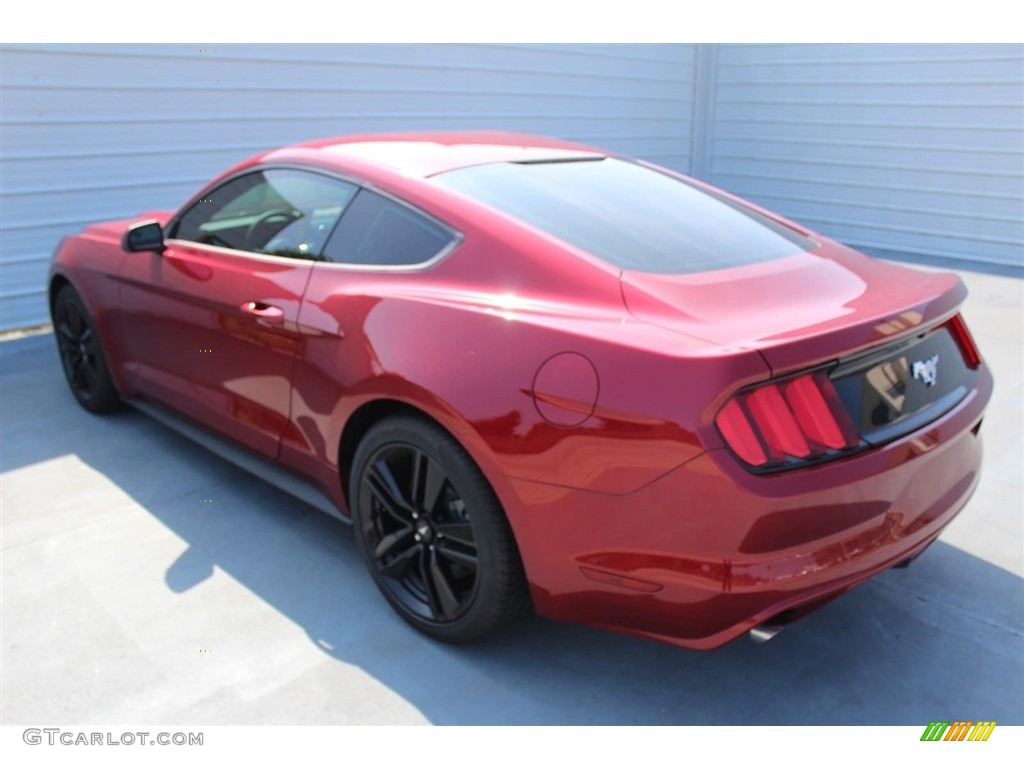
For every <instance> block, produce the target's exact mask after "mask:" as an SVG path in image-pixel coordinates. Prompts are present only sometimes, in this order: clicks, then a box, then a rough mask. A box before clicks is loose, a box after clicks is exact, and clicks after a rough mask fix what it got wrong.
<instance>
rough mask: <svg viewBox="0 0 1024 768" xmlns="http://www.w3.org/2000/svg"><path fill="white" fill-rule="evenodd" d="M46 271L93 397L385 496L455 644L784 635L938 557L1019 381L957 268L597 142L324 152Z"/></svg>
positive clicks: (378, 550) (518, 138) (456, 142)
mask: <svg viewBox="0 0 1024 768" xmlns="http://www.w3.org/2000/svg"><path fill="white" fill-rule="evenodd" d="M49 280H50V282H49V299H50V306H51V312H52V316H53V321H54V326H55V329H56V339H57V343H58V346H59V351H60V358H61V361H62V364H63V368H64V372H65V374H66V375H67V380H68V384H69V385H70V388H71V391H72V393H73V394H74V396H75V398H77V400H78V401H79V403H81V405H83V406H84V407H85V408H87V409H89V410H90V411H93V412H97V413H100V412H105V411H110V410H112V409H114V408H116V407H118V405H119V404H120V403H122V402H129V403H131V404H133V405H136V406H137V407H139V408H140V409H142V410H144V411H146V412H148V413H150V414H152V415H154V416H156V417H157V418H160V419H162V420H163V421H164V422H166V423H168V424H171V425H172V426H175V427H176V428H178V429H180V430H181V431H183V432H185V433H187V434H189V435H190V436H192V437H193V438H195V439H196V440H198V441H199V442H201V443H203V444H204V445H206V446H207V447H209V448H211V449H213V450H215V451H217V452H219V453H220V454H221V455H224V456H226V457H228V458H230V459H232V460H234V461H236V462H238V463H239V464H241V465H242V466H245V467H247V468H249V469H251V470H253V471H255V472H257V473H258V474H259V475H260V476H262V477H264V478H265V479H267V480H269V481H270V482H273V483H275V484H277V485H280V486H281V487H283V488H285V489H287V490H290V491H292V492H293V493H294V494H296V495H298V496H300V497H301V498H303V499H304V500H306V501H307V502H309V503H312V504H315V505H317V506H320V507H322V508H324V509H325V510H327V511H329V512H331V513H333V514H335V515H337V516H340V517H341V518H342V519H344V520H350V521H352V522H353V523H354V528H355V534H356V537H357V539H358V542H359V546H360V548H361V550H362V552H363V554H364V555H365V559H366V563H367V565H368V567H369V570H370V573H371V574H372V575H373V578H374V580H375V581H376V583H377V585H378V586H379V588H380V590H381V592H382V593H383V594H384V596H385V597H386V598H387V600H388V601H389V602H390V603H391V605H392V606H393V607H394V609H395V610H396V611H397V612H398V614H399V615H400V616H401V617H402V618H403V619H405V620H406V621H408V622H409V623H410V624H412V625H413V626H414V627H416V628H417V629H419V630H421V631H423V632H425V633H426V634H428V635H430V636H432V637H434V638H438V639H441V640H446V641H451V642H459V641H468V640H472V639H475V638H479V637H481V636H483V635H486V634H488V633H490V632H493V631H494V630H496V629H498V628H500V627H502V626H503V625H506V624H508V623H509V622H511V621H512V620H514V619H515V618H516V617H517V616H519V615H520V614H521V613H523V612H524V611H526V610H529V609H530V608H531V607H532V608H533V609H535V610H536V611H537V612H538V613H540V614H541V615H544V616H549V617H552V618H556V619H562V620H567V621H574V622H582V623H585V624H590V625H594V626H600V627H606V628H609V629H615V630H620V631H624V632H629V633H633V634H637V635H643V636H646V637H651V638H657V639H660V640H664V641H668V642H671V643H675V644H678V645H682V646H687V647H690V648H711V647H714V646H718V645H721V644H722V643H725V642H727V641H729V640H731V639H733V638H735V637H737V636H739V635H740V634H743V633H748V632H749V633H750V634H751V635H752V636H754V637H755V638H760V639H766V638H768V637H771V636H772V635H773V634H774V633H775V632H777V631H778V630H779V628H781V627H782V626H784V625H786V624H787V623H789V622H791V621H793V620H794V619H796V618H799V617H800V616H802V615H804V614H806V613H808V612H809V611H811V610H813V609H815V608H817V607H819V606H821V605H823V604H824V603H826V602H827V601H829V600H831V599H833V598H835V597H837V596H838V595H840V594H842V593H843V592H845V591H846V590H848V589H850V588H852V587H854V586H856V585H857V584H859V583H861V582H863V581H864V580H866V579H868V578H870V577H871V576H873V575H875V574H877V573H879V572H880V571H883V570H885V569H887V568H891V567H893V566H901V565H905V564H907V563H909V562H910V561H911V560H912V559H913V558H914V557H916V556H917V555H918V554H919V553H920V552H922V551H923V550H924V549H925V548H926V547H927V546H928V545H929V544H930V543H931V542H932V541H934V540H935V538H936V537H937V536H938V535H939V533H940V532H941V531H942V529H943V528H944V527H945V526H946V525H947V524H948V523H949V522H950V520H952V519H953V517H954V516H955V515H956V514H957V513H958V512H959V511H960V509H961V508H962V507H963V506H964V504H965V503H966V502H967V499H968V498H969V497H970V495H971V493H972V492H973V490H974V488H975V485H976V484H977V481H978V471H979V465H980V461H981V441H980V438H979V435H978V432H979V427H980V425H981V420H982V414H983V410H984V408H985V405H986V403H987V401H988V399H989V396H990V393H991V390H992V378H991V375H990V373H989V371H988V369H987V367H986V366H985V364H984V363H983V362H982V360H981V357H980V356H979V353H978V350H977V349H976V347H975V345H974V342H973V341H972V340H971V336H970V334H969V332H968V330H967V327H966V326H965V325H964V321H963V319H962V318H961V316H960V314H959V313H958V308H959V307H960V304H961V302H963V300H964V297H965V295H966V292H965V289H964V286H963V284H962V283H961V282H960V280H959V279H958V278H957V277H956V276H955V275H951V274H935V273H922V272H918V271H914V270H911V269H906V268H904V267H900V266H894V265H892V264H887V263H882V262H878V261H875V260H872V259H870V258H868V257H866V256H864V255H861V254H860V253H857V252H855V251H853V250H850V249H849V248H846V247H844V246H842V245H840V244H839V243H836V242H833V241H830V240H828V239H827V238H824V237H822V236H820V235H818V234H815V233H813V232H810V231H808V230H806V229H805V228H803V227H801V226H799V225H797V224H794V223H792V222H790V221H787V220H785V219H783V218H781V217H779V216H777V215H775V214H773V213H770V212H768V211H765V210H762V209H760V208H758V207H757V206H754V205H751V204H750V203H747V202H744V201H743V200H740V199H737V198H735V197H733V196H732V195H729V194H727V193H725V192H722V191H720V190H717V189H715V188H713V187H709V186H708V185H706V184H703V183H700V182H698V181H695V180H694V179H691V178H688V177H686V176H682V175H680V174H677V173H674V172H672V171H669V170H666V169H664V168H659V167H656V166H653V165H650V164H648V163H644V162H641V161H637V160H632V159H630V158H626V157H621V156H618V155H615V154H613V153H609V152H604V151H601V150H598V149H594V148H592V147H587V146H581V145H577V144H570V143H567V142H564V141H557V140H551V139H543V138H537V137H533V136H522V135H517V134H507V133H467V134H455V133H431V134H401V135H399V134H394V135H380V136H354V137H346V138H333V139H325V140H321V141H314V142H310V143H306V144H299V145H296V146H291V147H287V148H284V149H279V150H275V151H271V152H267V153H265V154H262V155H259V156H257V157H254V158H252V159H250V160H247V161H246V162H244V163H241V164H240V165H238V166H236V167H234V168H232V169H231V170H229V171H227V172H226V173H225V174H223V175H222V176H220V177H219V178H217V179H215V180H214V181H213V182H211V183H210V184H209V185H207V186H206V187H205V188H203V189H202V191H200V192H199V193H198V194H197V195H196V196H195V197H194V198H193V199H192V200H190V201H189V202H188V203H186V204H185V205H184V207H182V208H181V210H179V211H178V212H176V213H172V212H150V213H146V214H142V215H141V216H140V217H138V218H136V219H126V220H123V221H112V222H107V223H104V224H96V225H93V226H90V227H88V228H86V229H85V231H84V232H82V233H81V234H78V235H75V236H72V237H68V238H66V239H65V240H64V241H63V242H62V243H61V244H60V246H59V247H58V249H57V252H56V254H55V255H54V259H53V265H52V269H51V272H50V277H49Z"/></svg>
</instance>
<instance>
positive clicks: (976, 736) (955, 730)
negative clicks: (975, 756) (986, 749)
mask: <svg viewBox="0 0 1024 768" xmlns="http://www.w3.org/2000/svg"><path fill="white" fill-rule="evenodd" d="M995 727H996V722H995V720H979V721H978V722H976V723H975V722H972V721H970V720H957V721H955V722H952V723H951V722H949V721H948V720H945V721H943V720H932V721H931V722H930V723H928V727H927V728H925V729H924V733H923V734H921V741H988V737H989V736H991V735H992V731H993V730H995ZM943 734H945V736H943Z"/></svg>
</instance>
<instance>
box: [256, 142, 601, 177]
mask: <svg viewBox="0 0 1024 768" xmlns="http://www.w3.org/2000/svg"><path fill="white" fill-rule="evenodd" d="M310 150H314V151H315V152H310ZM297 153H301V154H302V155H304V156H306V157H307V158H310V155H314V154H315V155H317V156H318V157H317V159H318V160H319V161H320V162H322V163H323V164H325V165H328V166H330V165H337V164H339V163H341V164H345V162H346V161H350V162H351V161H355V162H356V163H358V164H359V165H361V166H364V167H365V165H367V164H368V165H370V166H376V167H378V168H380V169H381V170H389V171H393V172H398V173H400V174H401V175H402V176H406V177H413V178H427V177H429V176H433V175H435V174H438V173H444V172H446V171H453V170H456V169H458V168H467V167H469V166H473V165H485V164H487V163H507V162H519V163H530V162H534V163H536V162H557V161H559V160H581V159H586V158H598V157H606V156H607V153H606V152H602V151H600V150H597V149H594V148H593V147H588V146H585V145H583V144H575V143H572V142H568V141H562V140H561V139H549V138H545V137H542V136H531V135H528V134H523V133H510V132H506V131H473V132H459V131H443V132H442V131H438V132H421V133H384V134H361V135H356V136H339V137H334V138H327V139H317V140H315V141H307V142H303V143H301V144H294V145H292V146H290V147H285V148H283V149H280V150H277V151H276V152H271V153H268V155H264V156H263V157H262V158H261V159H262V160H263V161H264V162H266V161H268V160H274V159H277V158H275V157H274V156H277V157H279V158H282V159H283V158H284V156H288V155H293V154H297ZM310 159H312V158H310Z"/></svg>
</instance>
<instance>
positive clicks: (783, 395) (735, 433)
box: [715, 371, 860, 468]
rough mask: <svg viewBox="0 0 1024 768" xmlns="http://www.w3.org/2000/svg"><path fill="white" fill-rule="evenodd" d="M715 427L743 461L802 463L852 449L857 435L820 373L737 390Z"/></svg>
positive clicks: (757, 464)
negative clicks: (740, 390) (741, 390)
mask: <svg viewBox="0 0 1024 768" xmlns="http://www.w3.org/2000/svg"><path fill="white" fill-rule="evenodd" d="M715 425H716V426H717V427H718V431H719V432H721V433H722V438H723V439H724V440H725V443H726V445H728V446H729V448H731V449H732V451H733V453H735V454H736V455H737V456H739V457H740V458H741V459H742V460H743V461H745V462H746V463H747V464H750V465H751V466H754V467H763V468H771V467H773V466H775V465H780V466H781V465H787V466H788V465H791V464H798V463H799V464H802V463H807V462H810V461H816V460H818V459H821V458H825V457H827V456H829V454H831V453H834V452H837V451H842V450H846V449H848V448H854V447H856V446H857V445H858V444H859V443H860V438H859V436H858V435H857V431H856V429H854V426H853V423H852V422H851V421H850V417H849V416H848V415H847V413H846V411H845V409H844V408H843V404H842V402H841V401H840V400H839V396H838V395H837V394H836V391H835V388H834V387H833V386H832V382H831V381H829V379H828V376H827V375H826V374H825V372H824V371H816V372H814V373H808V374H804V375H803V376H797V377H796V378H793V379H789V380H787V381H783V382H779V383H771V384H765V385H763V386H760V387H757V388H755V389H751V390H747V391H746V392H741V393H739V394H738V395H736V396H735V397H733V398H732V399H731V400H729V402H728V403H726V404H725V407H724V408H722V410H721V411H720V412H719V414H718V416H717V417H716V418H715Z"/></svg>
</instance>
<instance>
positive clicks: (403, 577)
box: [350, 417, 529, 642]
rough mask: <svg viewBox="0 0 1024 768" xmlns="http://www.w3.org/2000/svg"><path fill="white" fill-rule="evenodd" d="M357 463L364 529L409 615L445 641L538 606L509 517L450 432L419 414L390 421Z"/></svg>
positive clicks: (376, 570) (399, 606)
mask: <svg viewBox="0 0 1024 768" xmlns="http://www.w3.org/2000/svg"><path fill="white" fill-rule="evenodd" d="M353 470H354V471H353V473H352V485H351V491H350V499H352V501H353V513H354V522H355V525H356V535H357V537H358V538H359V542H360V546H361V549H362V551H363V554H364V557H365V558H366V561H367V564H368V566H369V569H370V573H371V575H372V576H373V578H374V581H375V582H376V583H377V586H378V587H379V588H380V590H381V592H382V593H383V594H384V596H385V597H386V598H387V600H388V602H389V603H391V605H392V606H393V607H394V608H395V610H396V611H397V612H398V613H399V614H400V615H401V616H402V618H404V619H405V620H406V621H408V622H409V623H410V624H412V625H413V626H414V627H416V628H417V629H419V630H421V631H423V632H425V633H427V634H429V635H431V636H432V637H435V638H437V639H440V640H445V641H448V642H465V641H469V640H474V639H477V638H479V637H482V636H483V635H486V634H489V633H491V632H493V631H495V630H497V629H498V628H500V627H501V626H504V625H505V624H508V623H510V622H511V621H513V620H514V619H516V618H517V617H518V616H519V615H520V614H521V613H523V611H524V610H525V609H526V608H527V607H528V606H529V599H528V596H527V590H526V582H525V577H524V576H523V572H522V565H521V563H520V561H519V556H518V551H517V550H516V547H515V542H514V539H513V537H512V532H511V529H510V528H509V525H508V521H507V520H506V519H505V516H504V513H503V512H502V510H501V507H500V505H499V504H498V502H497V499H496V498H495V496H494V493H493V491H492V490H491V488H490V486H489V485H488V484H487V482H486V480H485V479H484V477H483V475H482V474H481V473H480V470H479V469H478V468H477V467H476V465H475V464H474V463H473V462H472V460H471V459H470V458H469V456H467V455H466V453H465V452H464V451H463V450H462V448H461V447H460V446H459V445H458V444H457V443H456V442H455V441H454V440H453V439H452V438H451V437H450V436H449V435H448V434H447V433H446V432H444V431H443V430H441V429H439V428H438V427H436V426H435V425H433V424H431V423H429V422H427V421H425V420H420V419H415V418H409V417H399V418H392V419H388V420H386V421H383V422H381V423H379V424H378V425H376V426H375V427H373V428H372V429H371V430H370V431H369V432H368V433H367V435H366V436H365V437H364V438H363V441H362V442H361V443H360V446H359V449H358V451H357V452H356V458H355V461H354V467H353Z"/></svg>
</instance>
